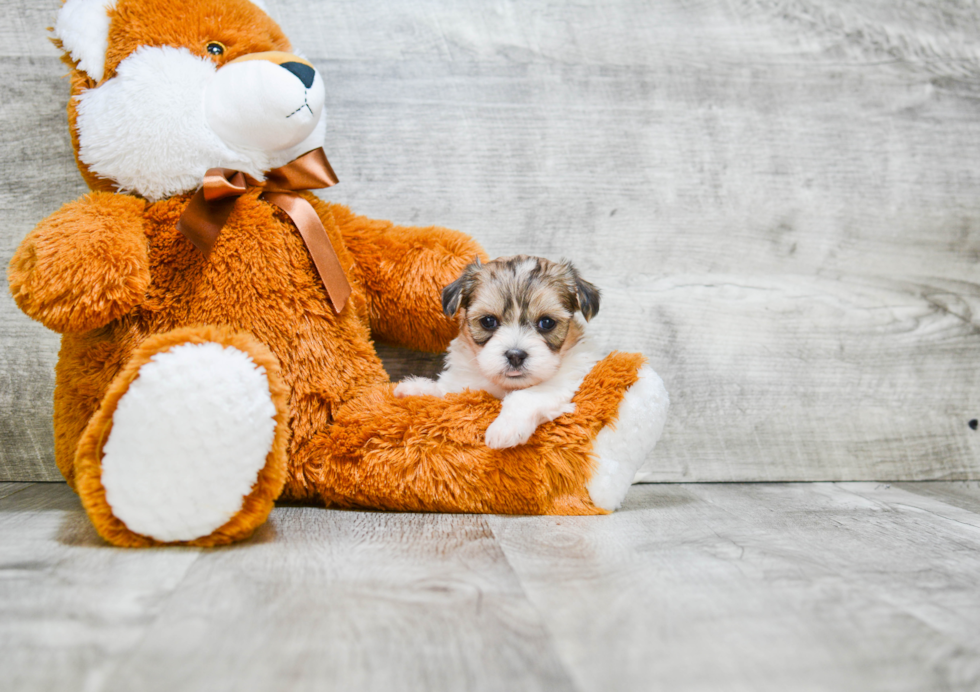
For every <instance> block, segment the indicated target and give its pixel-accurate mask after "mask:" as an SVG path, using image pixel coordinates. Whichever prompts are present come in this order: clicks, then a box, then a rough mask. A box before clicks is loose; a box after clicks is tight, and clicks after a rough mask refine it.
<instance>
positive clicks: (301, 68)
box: [279, 62, 316, 89]
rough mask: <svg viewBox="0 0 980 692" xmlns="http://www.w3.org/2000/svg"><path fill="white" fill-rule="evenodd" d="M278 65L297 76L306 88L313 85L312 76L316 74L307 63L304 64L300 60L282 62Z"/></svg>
mask: <svg viewBox="0 0 980 692" xmlns="http://www.w3.org/2000/svg"><path fill="white" fill-rule="evenodd" d="M279 67H281V68H283V69H286V70H289V71H290V72H292V73H293V74H294V75H296V76H297V77H299V81H301V82H303V86H305V87H306V88H307V89H309V88H310V87H311V86H313V78H314V77H315V76H316V70H314V69H313V68H312V67H310V66H309V65H304V64H303V63H301V62H284V63H283V64H282V65H280V66H279Z"/></svg>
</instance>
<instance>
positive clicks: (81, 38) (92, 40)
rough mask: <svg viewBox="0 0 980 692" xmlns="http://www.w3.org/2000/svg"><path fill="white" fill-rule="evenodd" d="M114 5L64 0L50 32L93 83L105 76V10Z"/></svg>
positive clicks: (91, 0) (113, 0) (107, 0)
mask: <svg viewBox="0 0 980 692" xmlns="http://www.w3.org/2000/svg"><path fill="white" fill-rule="evenodd" d="M115 5H116V0H65V4H64V5H62V7H61V10H60V11H59V12H58V18H57V19H56V20H55V23H54V29H53V30H52V34H53V36H54V38H56V39H57V40H58V41H60V42H61V47H62V48H64V50H65V51H66V52H67V53H68V54H69V55H70V56H71V59H72V60H74V61H75V62H76V63H78V69H80V70H82V71H83V72H85V73H87V74H88V76H89V77H91V78H92V79H94V80H95V81H96V82H99V81H101V79H102V76H103V74H105V54H106V51H107V50H108V48H109V11H110V10H111V9H112V8H113V7H115Z"/></svg>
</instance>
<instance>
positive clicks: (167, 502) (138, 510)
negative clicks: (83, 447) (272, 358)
mask: <svg viewBox="0 0 980 692" xmlns="http://www.w3.org/2000/svg"><path fill="white" fill-rule="evenodd" d="M275 415H276V408H275V405H274V404H273V403H272V398H271V396H270V394H269V381H268V379H267V377H266V373H265V369H264V368H262V367H260V366H257V365H256V364H255V362H254V361H252V359H251V358H250V357H249V356H248V354H247V353H245V352H243V351H240V350H238V349H236V348H230V347H222V346H221V345H220V344H216V343H207V344H183V345H180V346H175V347H174V348H171V349H170V350H169V351H166V352H164V353H158V354H156V355H154V356H153V357H152V358H151V359H150V362H148V363H147V364H146V365H144V366H143V367H141V368H140V371H139V375H138V376H137V378H136V379H135V380H134V381H133V382H132V384H131V385H130V386H129V389H128V390H127V391H126V393H125V394H123V396H122V398H120V400H119V404H118V406H117V407H116V411H115V413H114V414H113V417H112V431H111V432H110V434H109V439H108V440H107V441H106V443H105V446H104V447H103V458H102V485H103V486H104V487H105V491H106V501H107V502H108V503H109V506H110V507H112V512H113V514H114V515H115V516H116V517H117V518H118V519H120V520H121V521H122V522H123V523H124V524H125V525H126V527H127V528H128V529H129V530H130V531H133V532H135V533H139V534H143V535H144V536H151V537H152V538H155V539H157V540H159V541H188V540H193V539H195V538H200V537H202V536H207V535H208V534H210V533H211V532H212V531H214V530H215V529H217V528H218V527H219V526H221V525H223V524H225V523H226V522H227V521H228V520H229V519H230V518H231V517H232V516H233V515H234V514H235V513H236V512H238V511H239V510H240V509H241V507H242V503H243V500H244V498H245V497H246V496H247V495H248V494H249V493H250V492H251V491H252V486H253V485H254V483H255V480H256V478H257V477H258V473H259V471H260V470H261V469H262V467H263V466H264V465H265V461H266V457H267V456H268V454H269V451H270V450H271V449H272V441H273V436H274V433H275V428H276V422H275V419H274V416H275Z"/></svg>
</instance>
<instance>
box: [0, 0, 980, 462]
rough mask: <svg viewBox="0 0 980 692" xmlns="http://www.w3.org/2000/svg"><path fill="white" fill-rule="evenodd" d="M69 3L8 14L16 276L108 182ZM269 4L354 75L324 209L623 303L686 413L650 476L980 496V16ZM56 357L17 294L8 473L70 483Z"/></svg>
mask: <svg viewBox="0 0 980 692" xmlns="http://www.w3.org/2000/svg"><path fill="white" fill-rule="evenodd" d="M57 5H58V3H57V2H56V0H50V2H45V3H41V4H40V5H37V4H36V3H33V4H29V3H26V2H25V1H24V0H17V1H14V0H2V1H0V6H2V7H4V9H5V12H4V13H3V14H0V38H3V39H5V43H4V47H3V49H0V66H2V69H3V71H4V74H5V75H7V78H6V79H4V80H3V84H2V85H0V98H2V101H0V104H2V105H0V125H2V127H0V144H2V147H0V170H2V171H3V173H4V177H5V180H7V181H9V183H8V185H7V186H5V187H2V188H0V209H2V210H3V211H4V214H5V220H6V224H5V225H4V228H3V229H0V261H2V262H3V263H4V264H6V262H7V260H8V259H9V256H10V254H12V252H13V249H14V247H15V246H16V244H17V243H18V242H19V241H20V239H21V238H22V237H23V235H24V234H26V232H27V231H28V230H29V229H30V227H31V226H32V224H33V223H34V222H36V221H37V220H38V219H40V218H43V217H44V216H45V215H46V214H49V213H50V212H51V211H53V210H54V209H56V208H57V207H58V206H60V204H61V203H63V202H66V201H69V200H70V199H73V198H74V197H76V196H77V195H78V194H79V193H80V192H81V190H82V183H81V179H80V177H79V176H78V174H77V172H76V171H75V169H74V166H73V165H72V162H71V156H70V153H69V151H70V150H69V147H68V139H67V133H66V131H65V126H64V120H63V118H64V116H63V112H62V111H63V107H64V100H65V98H66V95H67V85H66V84H65V83H64V82H63V80H60V79H58V76H59V75H60V74H61V72H62V68H61V67H60V65H58V63H57V60H56V54H55V52H54V50H53V49H52V48H50V47H49V46H47V45H46V44H45V41H44V39H43V27H45V26H48V25H50V19H46V20H42V19H41V15H44V16H48V17H49V18H50V17H52V16H53V13H54V11H55V9H56V7H57ZM269 5H270V8H271V11H272V14H273V15H274V16H275V17H276V18H277V19H278V20H279V21H280V22H281V24H282V25H283V28H284V29H285V30H286V32H287V34H289V35H290V37H291V38H292V39H293V42H294V44H295V45H296V46H297V47H298V48H299V49H300V50H302V51H303V52H304V53H305V54H306V55H307V56H309V57H310V58H311V59H312V60H313V62H314V63H315V64H316V66H317V67H318V69H319V70H320V71H321V72H322V73H323V76H324V79H325V82H326V84H327V85H328V99H327V108H328V118H329V126H328V136H327V142H326V148H327V150H328V153H329V155H330V159H331V162H332V163H333V164H334V167H335V169H336V170H337V172H338V174H339V176H340V178H341V181H342V184H341V185H339V186H337V187H335V188H331V189H330V190H329V191H326V192H325V193H324V197H326V198H328V199H330V200H334V201H339V202H343V203H346V204H349V205H350V206H351V207H352V208H353V209H355V210H356V211H357V212H359V213H362V214H366V215H370V216H375V217H378V218H390V219H393V220H396V221H398V222H401V223H414V224H420V225H428V224H439V225H445V226H449V227H454V228H459V229H461V230H464V231H466V232H468V233H470V234H472V235H473V236H474V237H476V238H477V239H478V240H480V241H481V242H482V243H483V244H484V246H485V247H486V248H487V250H488V251H489V252H490V254H492V255H503V254H513V253H515V252H526V253H531V254H539V255H546V256H550V257H556V258H557V257H560V256H567V257H569V258H571V259H572V260H574V261H575V262H576V263H577V264H578V266H579V267H580V269H581V270H582V272H583V274H585V276H586V277H587V278H590V279H591V280H593V281H594V282H595V283H597V284H598V285H599V286H600V287H601V288H603V289H605V300H604V303H603V309H602V311H601V312H600V315H599V318H598V320H597V321H596V322H595V325H594V327H593V329H592V331H593V334H595V335H596V337H597V338H598V340H599V341H600V343H601V344H602V345H603V347H604V348H606V349H630V350H640V351H643V352H644V353H646V354H647V355H648V356H649V358H650V360H651V363H652V364H653V365H654V367H655V368H656V369H657V370H658V371H659V372H660V373H661V374H662V375H663V377H664V379H665V382H666V383H667V386H668V389H669V391H670V393H671V398H672V402H673V407H672V411H671V416H670V418H669V421H668V426H667V430H666V432H665V437H664V439H663V441H662V443H661V445H660V447H658V449H657V451H656V452H655V454H654V456H653V458H651V459H650V461H649V462H648V464H647V466H646V468H645V469H644V472H643V474H642V478H644V479H646V480H670V481H678V480H684V481H695V480H705V481H712V480H801V479H802V480H805V479H816V480H845V479H881V480H927V479H977V478H980V433H977V432H974V431H972V430H970V429H969V428H968V427H967V426H966V422H967V421H968V420H970V419H973V418H978V417H980V394H978V386H977V385H978V381H977V377H978V376H977V374H976V373H977V372H978V368H977V367H976V357H977V353H978V352H980V324H978V322H977V317H976V315H977V314H978V313H977V306H978V296H980V268H978V267H980V264H978V263H980V196H978V195H977V194H976V190H977V189H978V188H980V171H978V170H977V167H976V161H977V160H980V119H978V118H977V117H976V104H977V102H978V101H977V99H978V98H980V87H978V86H977V85H978V84H980V81H978V77H980V50H978V48H977V46H978V45H980V2H977V0H967V1H966V2H962V3H955V4H951V3H938V4H937V3H928V2H921V1H918V0H898V1H897V2H888V1H886V0H860V2H846V1H845V0H786V1H779V2H776V1H775V0H736V1H735V2H721V1H720V0H702V1H699V2H695V3H691V2H683V1H681V0H667V1H665V2H657V3H648V2H642V1H641V0H622V1H617V2H596V3H578V2H572V1H561V0H548V1H546V2H539V3H518V2H514V1H512V0H506V1H504V2H498V3H485V2H478V1H477V0H461V1H460V2H446V1H445V0H418V1H415V2H411V3H399V4H397V6H394V7H393V6H392V5H391V3H382V2H378V1H377V0H369V1H368V2H353V1H352V0H338V1H336V2H330V3H327V2H325V1H320V0H318V1H316V2H302V3H301V2H299V1H298V0H274V1H270V2H269ZM43 6H47V9H46V10H45V9H44V7H43ZM45 12H47V14H46V15H45ZM56 350H57V337H55V336H54V335H51V334H49V333H47V332H45V331H44V330H43V329H42V328H41V327H39V326H37V325H34V324H32V323H30V322H29V321H28V320H27V318H26V317H24V316H23V315H21V314H20V313H19V312H18V311H17V309H16V308H15V306H14V305H13V303H12V301H11V300H10V299H9V297H6V296H5V295H4V296H0V478H4V479H24V480H29V479H50V478H54V477H56V475H57V472H56V471H55V469H54V466H53V462H52V460H51V448H52V443H51V431H50V406H51V405H50V400H51V389H52V385H53V373H52V365H53V362H54V360H55V356H56ZM384 355H385V363H386V365H387V366H388V367H389V370H390V371H391V372H392V375H393V376H394V377H395V379H398V378H400V377H402V376H404V375H405V374H408V373H410V372H412V371H413V370H415V369H418V368H422V369H423V372H421V373H419V374H425V373H426V372H430V373H431V372H432V371H434V370H436V369H438V360H436V359H432V358H430V357H418V356H415V355H408V354H405V353H403V352H399V351H397V350H391V351H387V352H386V353H385V354H384Z"/></svg>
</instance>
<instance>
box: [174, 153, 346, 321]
mask: <svg viewBox="0 0 980 692" xmlns="http://www.w3.org/2000/svg"><path fill="white" fill-rule="evenodd" d="M337 182H338V181H337V175H336V174H335V173H334V172H333V169H332V168H331V167H330V162H329V161H327V156H326V154H324V153H323V149H314V150H313V151H308V152H306V153H305V154H303V155H302V156H300V157H299V158H296V159H293V160H292V161H290V162H289V163H287V164H286V165H285V166H280V167H279V168H273V169H272V170H271V171H269V172H268V173H266V178H265V181H261V180H256V179H255V178H253V177H252V176H250V175H246V174H245V173H242V172H241V171H236V170H234V169H232V168H211V169H209V170H208V172H207V173H206V174H205V175H204V185H202V186H201V189H200V190H198V191H197V192H196V193H195V194H194V196H193V197H191V201H190V202H189V203H188V204H187V207H186V208H185V209H184V213H183V214H181V216H180V219H179V220H178V221H177V228H178V230H180V232H181V233H183V234H184V235H185V236H187V239H188V240H190V241H191V242H192V243H194V245H195V246H196V247H197V249H198V250H200V251H201V252H202V253H203V254H204V256H205V257H207V256H208V255H209V254H210V253H211V248H212V247H214V243H215V241H217V240H218V236H219V235H220V234H221V229H222V228H223V227H224V225H225V222H226V221H227V220H228V217H229V216H230V215H231V211H232V209H233V208H234V206H235V203H236V202H237V201H238V198H239V197H241V196H242V195H243V194H245V193H246V192H247V191H248V190H250V189H254V188H260V189H261V190H262V195H261V197H262V198H263V199H265V200H267V201H269V202H271V203H272V204H275V205H276V206H277V207H279V208H280V209H282V210H283V211H284V212H286V214H287V215H288V216H289V218H290V219H292V221H293V223H294V224H296V228H298V229H299V232H300V235H302V236H303V240H304V241H305V242H306V248H307V249H308V250H309V251H310V256H312V257H313V264H315V265H316V270H317V272H318V273H319V274H320V280H321V281H323V285H324V287H325V288H326V289H327V294H328V295H329V296H330V302H331V303H332V304H333V308H334V310H336V311H337V312H338V313H339V312H340V311H341V310H343V309H344V305H345V304H346V303H347V299H348V298H349V297H350V293H351V288H350V283H348V281H347V277H346V275H345V274H344V269H343V267H341V265H340V259H339V258H338V257H337V251H336V250H334V247H333V245H331V243H330V238H329V237H328V236H327V231H326V230H325V229H324V228H323V224H322V223H321V222H320V217H319V216H317V214H316V211H315V210H314V209H313V205H311V204H310V203H309V202H307V201H306V200H305V199H303V198H302V197H300V196H299V195H298V194H297V192H299V191H300V190H316V189H320V188H324V187H331V186H332V185H336V184H337Z"/></svg>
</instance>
